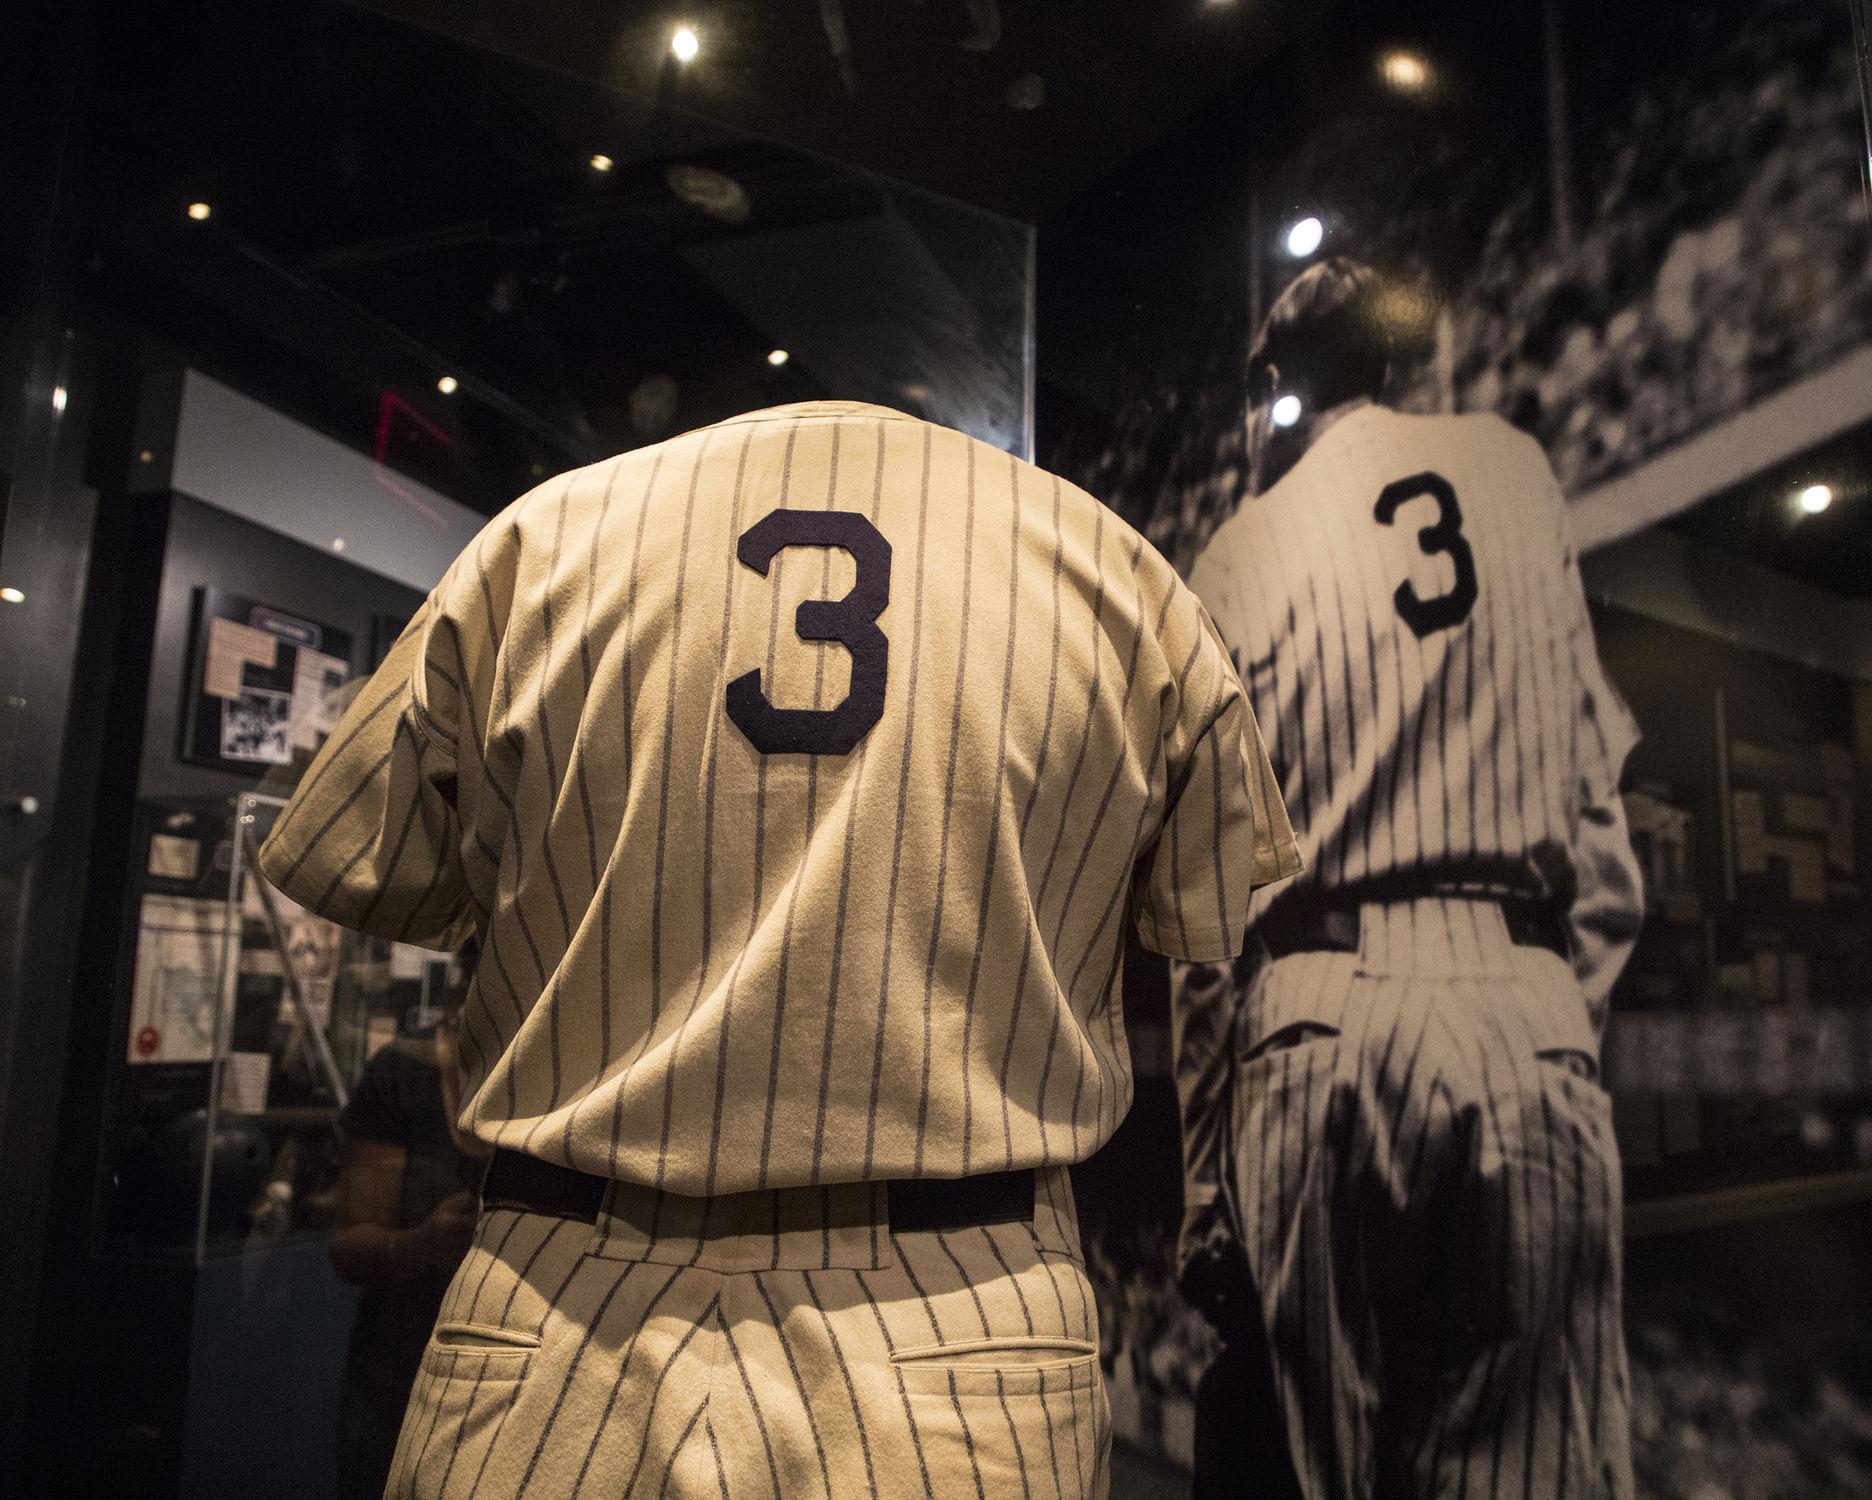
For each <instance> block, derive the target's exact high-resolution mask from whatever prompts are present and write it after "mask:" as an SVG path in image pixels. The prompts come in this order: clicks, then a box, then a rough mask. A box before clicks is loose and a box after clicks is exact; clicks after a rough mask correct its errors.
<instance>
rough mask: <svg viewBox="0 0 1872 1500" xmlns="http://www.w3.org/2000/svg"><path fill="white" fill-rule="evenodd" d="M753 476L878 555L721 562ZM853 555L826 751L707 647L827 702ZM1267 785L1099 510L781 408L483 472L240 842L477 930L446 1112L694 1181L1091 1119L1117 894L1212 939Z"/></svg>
mask: <svg viewBox="0 0 1872 1500" xmlns="http://www.w3.org/2000/svg"><path fill="white" fill-rule="evenodd" d="M1004 476H1005V482H1004ZM779 511H787V512H796V513H800V514H803V515H813V514H817V513H823V512H826V511H832V512H841V513H845V514H848V515H851V516H853V517H862V518H864V519H865V520H867V521H868V522H869V524H870V525H871V526H872V527H873V528H875V530H876V531H877V532H878V533H879V534H880V535H881V536H882V537H883V538H884V540H885V541H886V542H888V543H889V546H890V554H889V555H890V562H889V578H888V580H885V579H882V578H877V577H869V576H867V577H866V578H864V579H862V580H861V579H860V578H859V576H858V570H859V567H860V564H859V561H858V559H857V557H856V556H855V555H854V554H852V553H848V552H846V551H844V550H843V549H842V548H834V547H825V546H818V545H809V544H805V543H799V542H793V543H789V544H788V545H785V546H783V547H782V548H781V549H780V550H779V551H778V552H777V553H776V554H775V555H774V556H773V557H772V559H771V562H770V564H769V566H768V569H767V571H766V572H765V573H764V574H763V573H761V572H758V571H756V570H755V569H753V568H752V567H749V566H745V565H743V564H742V563H741V562H740V561H739V560H738V553H737V548H738V545H739V542H740V539H741V538H742V537H743V536H744V535H746V534H747V533H748V532H749V531H750V530H751V528H753V527H754V526H755V525H757V524H760V523H763V522H765V521H767V520H768V518H770V517H771V516H772V515H773V514H774V513H775V512H779ZM769 534H772V533H771V531H770V533H769ZM802 552H803V553H805V554H807V555H805V556H801V555H800V554H801V553H802ZM814 554H816V555H814ZM870 566H873V567H878V566H881V565H880V564H876V563H873V564H870ZM861 583H863V584H864V585H865V586H866V587H867V588H875V587H879V586H880V585H884V584H886V583H887V585H888V587H887V591H885V592H886V594H887V596H886V598H885V602H884V606H883V609H882V612H881V614H879V616H878V618H877V629H878V630H879V631H880V632H881V633H882V635H883V637H884V640H885V641H886V642H887V643H888V650H887V666H886V668H885V675H884V682H883V694H882V696H883V707H882V710H881V713H880V716H879V717H878V718H877V719H876V721H875V722H874V723H873V724H872V725H871V726H870V728H869V729H867V730H866V731H865V732H864V734H863V735H862V737H861V738H860V740H859V741H858V743H857V745H856V747H855V748H854V749H852V750H851V751H849V752H846V753H803V752H802V753H795V752H790V751H789V752H773V753H762V752H761V751H760V750H758V749H757V748H756V747H755V745H754V743H753V742H752V741H750V739H749V738H748V735H747V734H746V733H744V732H743V730H742V729H741V728H739V727H737V725H736V724H735V723H734V722H731V721H730V719H729V717H728V715H727V713H726V710H725V698H726V691H727V685H728V683H729V682H731V681H734V680H736V679H738V678H740V677H742V676H743V675H744V674H746V673H748V672H753V673H755V674H756V676H757V679H758V681H759V684H760V688H759V690H760V692H761V694H762V695H763V696H764V697H765V698H766V700H767V701H768V703H769V704H770V705H772V706H773V707H775V708H777V709H781V710H789V711H796V712H797V711H804V712H807V713H811V712H814V711H817V712H821V713H825V712H830V711H831V710H833V709H834V708H835V706H837V705H839V704H841V703H844V702H846V701H847V699H848V698H849V697H850V696H851V695H852V694H853V692H854V672H855V671H857V670H858V669H859V668H858V658H856V657H855V656H854V654H853V652H852V651H851V650H849V649H847V647H846V646H845V645H843V644H840V643H839V642H837V641H831V642H824V641H819V642H815V641H806V640H803V639H802V638H800V636H799V634H798V631H799V628H800V623H801V622H800V620H799V616H798V612H799V609H800V607H801V605H802V604H804V603H806V602H808V601H812V600H825V601H837V600H841V599H844V598H845V597H846V596H847V595H848V594H850V593H851V592H852V591H854V590H855V589H857V588H858V587H859V585H860V584H861ZM1043 675H1044V677H1045V679H1046V684H1047V686H1046V691H1045V693H1044V694H1042V693H1041V692H1040V691H1039V684H1040V680H1041V678H1042V676H1043ZM860 701H863V700H862V699H861V700H860ZM1274 788H1275V782H1274V779H1273V775H1272V772H1271V770H1270V769H1269V767H1268V765H1267V762H1266V757H1265V754H1264V752H1263V750H1262V748H1261V745H1260V741H1259V737H1258V734H1257V732H1256V729H1255V725H1254V720H1253V715H1252V713H1251V712H1250V710H1249V708H1248V706H1247V702H1246V699H1245V697H1244V696H1243V694H1242V691H1241V688H1240V685H1239V684H1238V683H1237V682H1236V680H1235V678H1234V675H1233V674H1232V673H1231V672H1229V671H1228V670H1227V668H1226V666H1225V664H1224V662H1223V649H1222V646H1221V644H1220V641H1219V640H1218V639H1217V637H1216V636H1215V634H1214V631H1213V629H1212V628H1211V626H1210V625H1209V623H1208V620H1207V617H1206V615H1205V613H1204V611H1203V609H1202V607H1201V606H1200V605H1199V604H1198V603H1197V601H1196V598H1195V596H1194V595H1193V594H1192V593H1191V592H1190V591H1189V590H1188V589H1186V588H1185V587H1184V586H1183V585H1182V583H1181V582H1180V581H1179V580H1178V579H1177V578H1176V576H1175V575H1174V573H1173V572H1172V571H1171V569H1170V568H1169V567H1168V565H1167V564H1166V563H1164V561H1163V559H1162V558H1160V557H1159V556H1158V555H1157V554H1156V553H1155V552H1154V551H1152V550H1151V549H1150V548H1149V547H1148V546H1147V545H1146V544H1145V543H1144V541H1143V539H1142V538H1141V537H1139V536H1138V535H1137V534H1136V533H1135V532H1134V531H1132V530H1131V529H1130V528H1129V527H1127V526H1125V525H1124V523H1123V522H1122V521H1120V520H1119V519H1118V518H1117V517H1115V516H1113V515H1112V514H1110V513H1109V512H1108V511H1106V510H1105V509H1104V508H1103V507H1102V506H1100V505H1099V504H1098V503H1097V502H1096V501H1094V500H1093V499H1092V498H1091V497H1090V496H1088V495H1085V494H1083V493H1082V492H1080V491H1078V490H1075V489H1073V488H1072V487H1071V486H1070V485H1065V484H1062V483H1061V482H1059V481H1058V480H1057V479H1055V478H1054V477H1053V476H1051V475H1047V474H1044V473H1042V472H1041V471H1039V470H1037V469H1034V468H1033V467H1032V466H1030V465H1028V464H1025V463H1022V462H1020V461H1019V460H1016V459H1011V458H1010V457H1008V456H1007V455H1006V454H1003V453H999V452H996V451H994V450H991V449H988V448H986V447H984V446H983V445H981V444H979V443H977V442H975V441H973V440H972V439H969V438H967V437H964V436H963V435H961V434H959V433H955V432H950V431H946V430H943V429H940V428H936V427H932V426H930V425H929V424H927V423H920V422H917V421H916V420H914V419H912V418H908V417H904V416H902V415H900V414H898V413H894V412H889V411H886V410H884V409H882V408H876V407H861V406H855V405H849V404H844V403H820V404H811V405H807V406H803V407H796V408H784V409H781V410H778V411H772V412H759V413H754V414H752V415H750V416H749V417H745V418H738V419H736V420H735V421H734V422H730V423H724V424H719V425H718V426H717V427H714V428H709V429H705V430H703V431H700V432H696V433H690V434H687V435H685V436H683V437H679V438H675V439H672V440H671V441H669V442H667V443H662V444H658V445H656V446H655V447H653V448H650V449H646V450H643V451H641V452H637V453H630V454H625V455H623V456H621V457H619V458H616V459H613V460H610V461H608V462H605V463H602V464H598V465H595V466H593V467H592V468H590V469H585V470H580V471H578V472H575V473H572V474H569V475H564V476H561V477H560V478H558V479H556V480H554V481H552V482H550V483H549V484H548V485H546V486H543V487H542V488H541V489H540V490H538V491H535V492H534V493H532V494H529V495H527V496H524V497H522V498H521V499H520V500H519V501H517V502H516V503H515V504H514V505H513V506H511V507H509V509H508V510H507V511H506V512H505V513H504V514H503V515H502V516H500V517H499V518H497V519H496V521H494V522H493V523H492V524H491V525H490V526H489V527H488V529H487V531H486V532H485V533H484V534H483V535H482V537H481V538H480V539H478V541H477V542H476V544H475V546H474V547H473V548H472V549H471V550H470V551H469V553H467V554H466V555H465V556H464V558H463V559H462V560H461V561H460V562H458V563H457V565H456V566H455V567H454V568H452V569H451V570H450V573H449V575H448V576H447V577H446V578H445V579H444V580H443V582H442V583H441V584H440V585H439V586H438V588H437V589H436V591H435V592H434V594H433V595H432V596H431V598H430V599H429V600H428V601H427V602H426V603H425V605H424V607H423V609H422V611H421V612H420V613H419V614H418V616H417V618H416V619H415V620H413V621H412V622H411V625H410V628H409V629H408V630H407V631H406V632H405V634H404V636H403V637H402V639H401V640H400V641H399V642H398V643H397V646H396V648H395V649H394V650H393V652H392V654H391V657H390V659H389V660H388V661H387V662H386V663H385V665H384V667H383V668H382V671H381V674H380V676H379V678H378V679H377V680H375V681H374V682H373V683H372V684H371V685H370V686H369V687H368V688H367V689H366V691H365V692H364V693H363V694H362V695H360V697H359V700H358V703H357V705H356V707H355V709H354V711H353V713H352V714H351V715H350V716H348V717H347V719H346V720H345V722H344V723H342V724H340V726H339V727H338V730H337V731H336V733H335V734H334V735H333V737H332V740H331V742H330V745H329V746H328V748H327V750H326V751H325V752H324V753H323V754H322V756H321V758H320V760H319V761H318V762H317V763H316V764H315V766H314V767H313V769H312V770H311V772H310V773H309V774H308V777H307V780H306V783H305V792H304V794H303V795H302V796H301V797H299V798H298V799H297V800H296V801H295V803H294V804H293V805H292V806H290V807H289V808H288V809H287V810H286V812H285V813H284V814H283V815H282V817H281V818H280V820H279V824H278V826H277V827H276V829H275V831H274V833H273V836H272V837H271V838H270V839H269V840H268V842H267V845H266V847H265V848H264V849H263V851H262V856H261V857H262V864H263V866H264V867H265V868H266V869H267V870H268V871H269V872H270V873H272V874H275V875H277V876H278V877H279V878H280V880H281V881H283V882H284V884H285V886H286V888H287V890H288V892H289V893H290V894H293V895H294V896H295V897H297V898H298V899H301V900H303V901H310V902H312V903H314V904H315V905H316V906H317V907H318V909H319V910H321V911H322V912H324V913H325V914H327V915H329V916H331V917H333V918H334V919H336V920H338V921H341V922H350V923H353V924H358V923H362V924H364V925H366V926H367V927H368V928H370V929H372V930H380V931H384V930H394V931H395V932H396V933H398V934H399V935H405V936H408V937H410V938H413V939H415V940H418V941H425V942H434V943H438V944H447V943H449V942H452V941H454V940H455V939H457V938H458V937H459V936H460V935H461V934H462V933H463V932H465V931H466V930H468V929H469V928H471V927H473V928H479V929H481V932H482V936H483V939H484V944H483V948H484V952H485V954H486V958H487V961H486V962H485V963H484V964H483V965H482V968H481V972H480V973H479V975H477V977H476V981H475V985H474V988H473V990H472V991H471V993H470V995H469V997H468V1001H467V1004H466V1010H465V1015H464V1034H465V1035H466V1036H468V1037H469V1038H470V1039H471V1043H470V1045H469V1046H468V1047H467V1048H466V1049H465V1053H464V1055H465V1057H466V1058H467V1059H468V1061H469V1063H470V1065H471V1071H470V1074H469V1078H468V1089H467V1092H466V1097H465V1101H464V1107H465V1113H466V1115H467V1118H468V1121H469V1123H470V1126H471V1128H472V1129H473V1131H474V1132H475V1133H476V1134H477V1135H478V1136H480V1137H481V1138H483V1139H486V1140H491V1141H498V1142H500V1143H502V1144H507V1145H511V1146H519V1147H524V1148H525V1149H527V1150H530V1151H532V1152H534V1153H536V1154H538V1155H541V1156H545V1157H549V1158H551V1159H554V1160H558V1161H562V1162H564V1163H566V1164H568V1165H571V1166H575V1167H578V1168H581V1169H583V1170H585V1171H589V1172H594V1173H597V1174H599V1175H602V1176H608V1177H613V1178H618V1179H622V1180H627V1181H631V1182H635V1183H641V1184H650V1185H661V1186H662V1187H664V1188H667V1189H669V1190H671V1191H674V1192H679V1193H688V1194H700V1195H704V1196H724V1195H731V1194H737V1193H741V1192H746V1191H751V1190H754V1189H757V1188H763V1187H764V1188H792V1187H798V1186H803V1185H806V1184H811V1183H823V1184H838V1183H845V1182H850V1181H853V1180H856V1179H877V1178H892V1177H907V1176H916V1175H934V1176H955V1175H959V1174H964V1173H967V1172H970V1171H977V1170H981V1169H982V1167H983V1166H984V1165H985V1164H986V1163H989V1162H992V1163H993V1164H994V1165H996V1166H1002V1165H1006V1166H1010V1167H1020V1166H1043V1165H1057V1164H1061V1163H1065V1162H1069V1161H1073V1160H1077V1159H1080V1158H1082V1157H1084V1156H1085V1155H1087V1154H1088V1153H1090V1152H1091V1151H1093V1150H1095V1149H1096V1148H1097V1147H1098V1145H1099V1144H1100V1143H1101V1142H1102V1141H1103V1140H1104V1139H1105V1138H1106V1136H1107V1135H1108V1134H1109V1133H1110V1131H1111V1129H1112V1128H1113V1127H1114V1125H1115V1124H1116V1122H1117V1120H1118V1118H1119V1117H1120V1115H1121V1114H1122V1110H1123V1104H1124V1101H1127V1100H1128V1099H1129V1097H1130V1092H1131V1084H1130V1072H1129V1069H1130V1063H1129V1058H1128V1056H1127V1054H1126V1051H1125V1048H1124V1044H1123V1033H1122V1028H1121V1026H1120V1025H1119V1017H1118V1011H1117V997H1118V995H1119V993H1120V988H1121V973H1120V969H1121V962H1122V953H1123V945H1124V935H1125V925H1126V921H1127V920H1130V921H1134V922H1135V924H1136V927H1137V930H1138V932H1139V934H1140V936H1142V937H1143V939H1144V940H1145V941H1146V942H1147V943H1150V944H1152V945H1153V946H1156V947H1159V948H1161V949H1163V950H1164V951H1166V952H1170V953H1173V954H1178V955H1183V956H1189V957H1205V958H1215V957H1220V956H1224V955H1226V954H1229V953H1232V952H1234V951H1236V949H1237V948H1238V947H1239V945H1240V943H1241V940H1242V934H1243V929H1244V926H1245V923H1246V920H1247V914H1248V909H1249V898H1250V893H1251V891H1252V889H1253V888H1254V886H1255V885H1257V884H1259V883H1265V882H1267V881H1270V880H1274V879H1278V878H1281V877H1282V876H1284V875H1287V874H1290V873H1292V871H1293V870H1294V869H1295V868H1296V866H1297V855H1296V852H1295V848H1294V842H1293V839H1292V835H1291V832H1290V830H1289V829H1288V828H1287V825H1286V820H1285V813H1284V810H1283V808H1282V806H1281V802H1280V797H1279V795H1278V793H1277V792H1276V791H1275V790H1274ZM1179 913H1180V916H1179V915H1178V914H1179ZM777 1239H778V1234H777V1233H776V1234H774V1235H772V1236H770V1240H773V1241H777ZM771 1249H772V1246H771V1244H770V1253H771ZM687 1415H688V1414H687V1412H686V1411H685V1412H684V1416H685V1418H686V1416H687ZM715 1436H716V1438H717V1440H718V1441H721V1440H723V1439H724V1434H723V1432H722V1429H721V1427H720V1426H719V1425H717V1426H716V1428H715ZM706 1451H707V1444H706V1442H705V1441H704V1437H703V1435H696V1434H692V1437H691V1447H690V1449H688V1450H686V1455H685V1460H684V1461H685V1462H686V1463H691V1464H698V1465H699V1464H702V1463H703V1460H704V1457H705V1455H706ZM661 1474H662V1470H661V1469H658V1470H656V1471H655V1478H654V1483H660V1482H661Z"/></svg>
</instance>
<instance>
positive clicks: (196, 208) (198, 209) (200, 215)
mask: <svg viewBox="0 0 1872 1500" xmlns="http://www.w3.org/2000/svg"><path fill="white" fill-rule="evenodd" d="M213 212H214V210H213V209H212V208H210V207H209V206H208V205H207V204H206V203H191V204H190V205H189V206H188V216H189V217H190V218H191V219H193V220H194V221H195V222H196V223H197V224H199V223H201V221H202V220H203V219H205V218H207V217H208V216H209V215H210V214H211V213H213Z"/></svg>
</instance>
